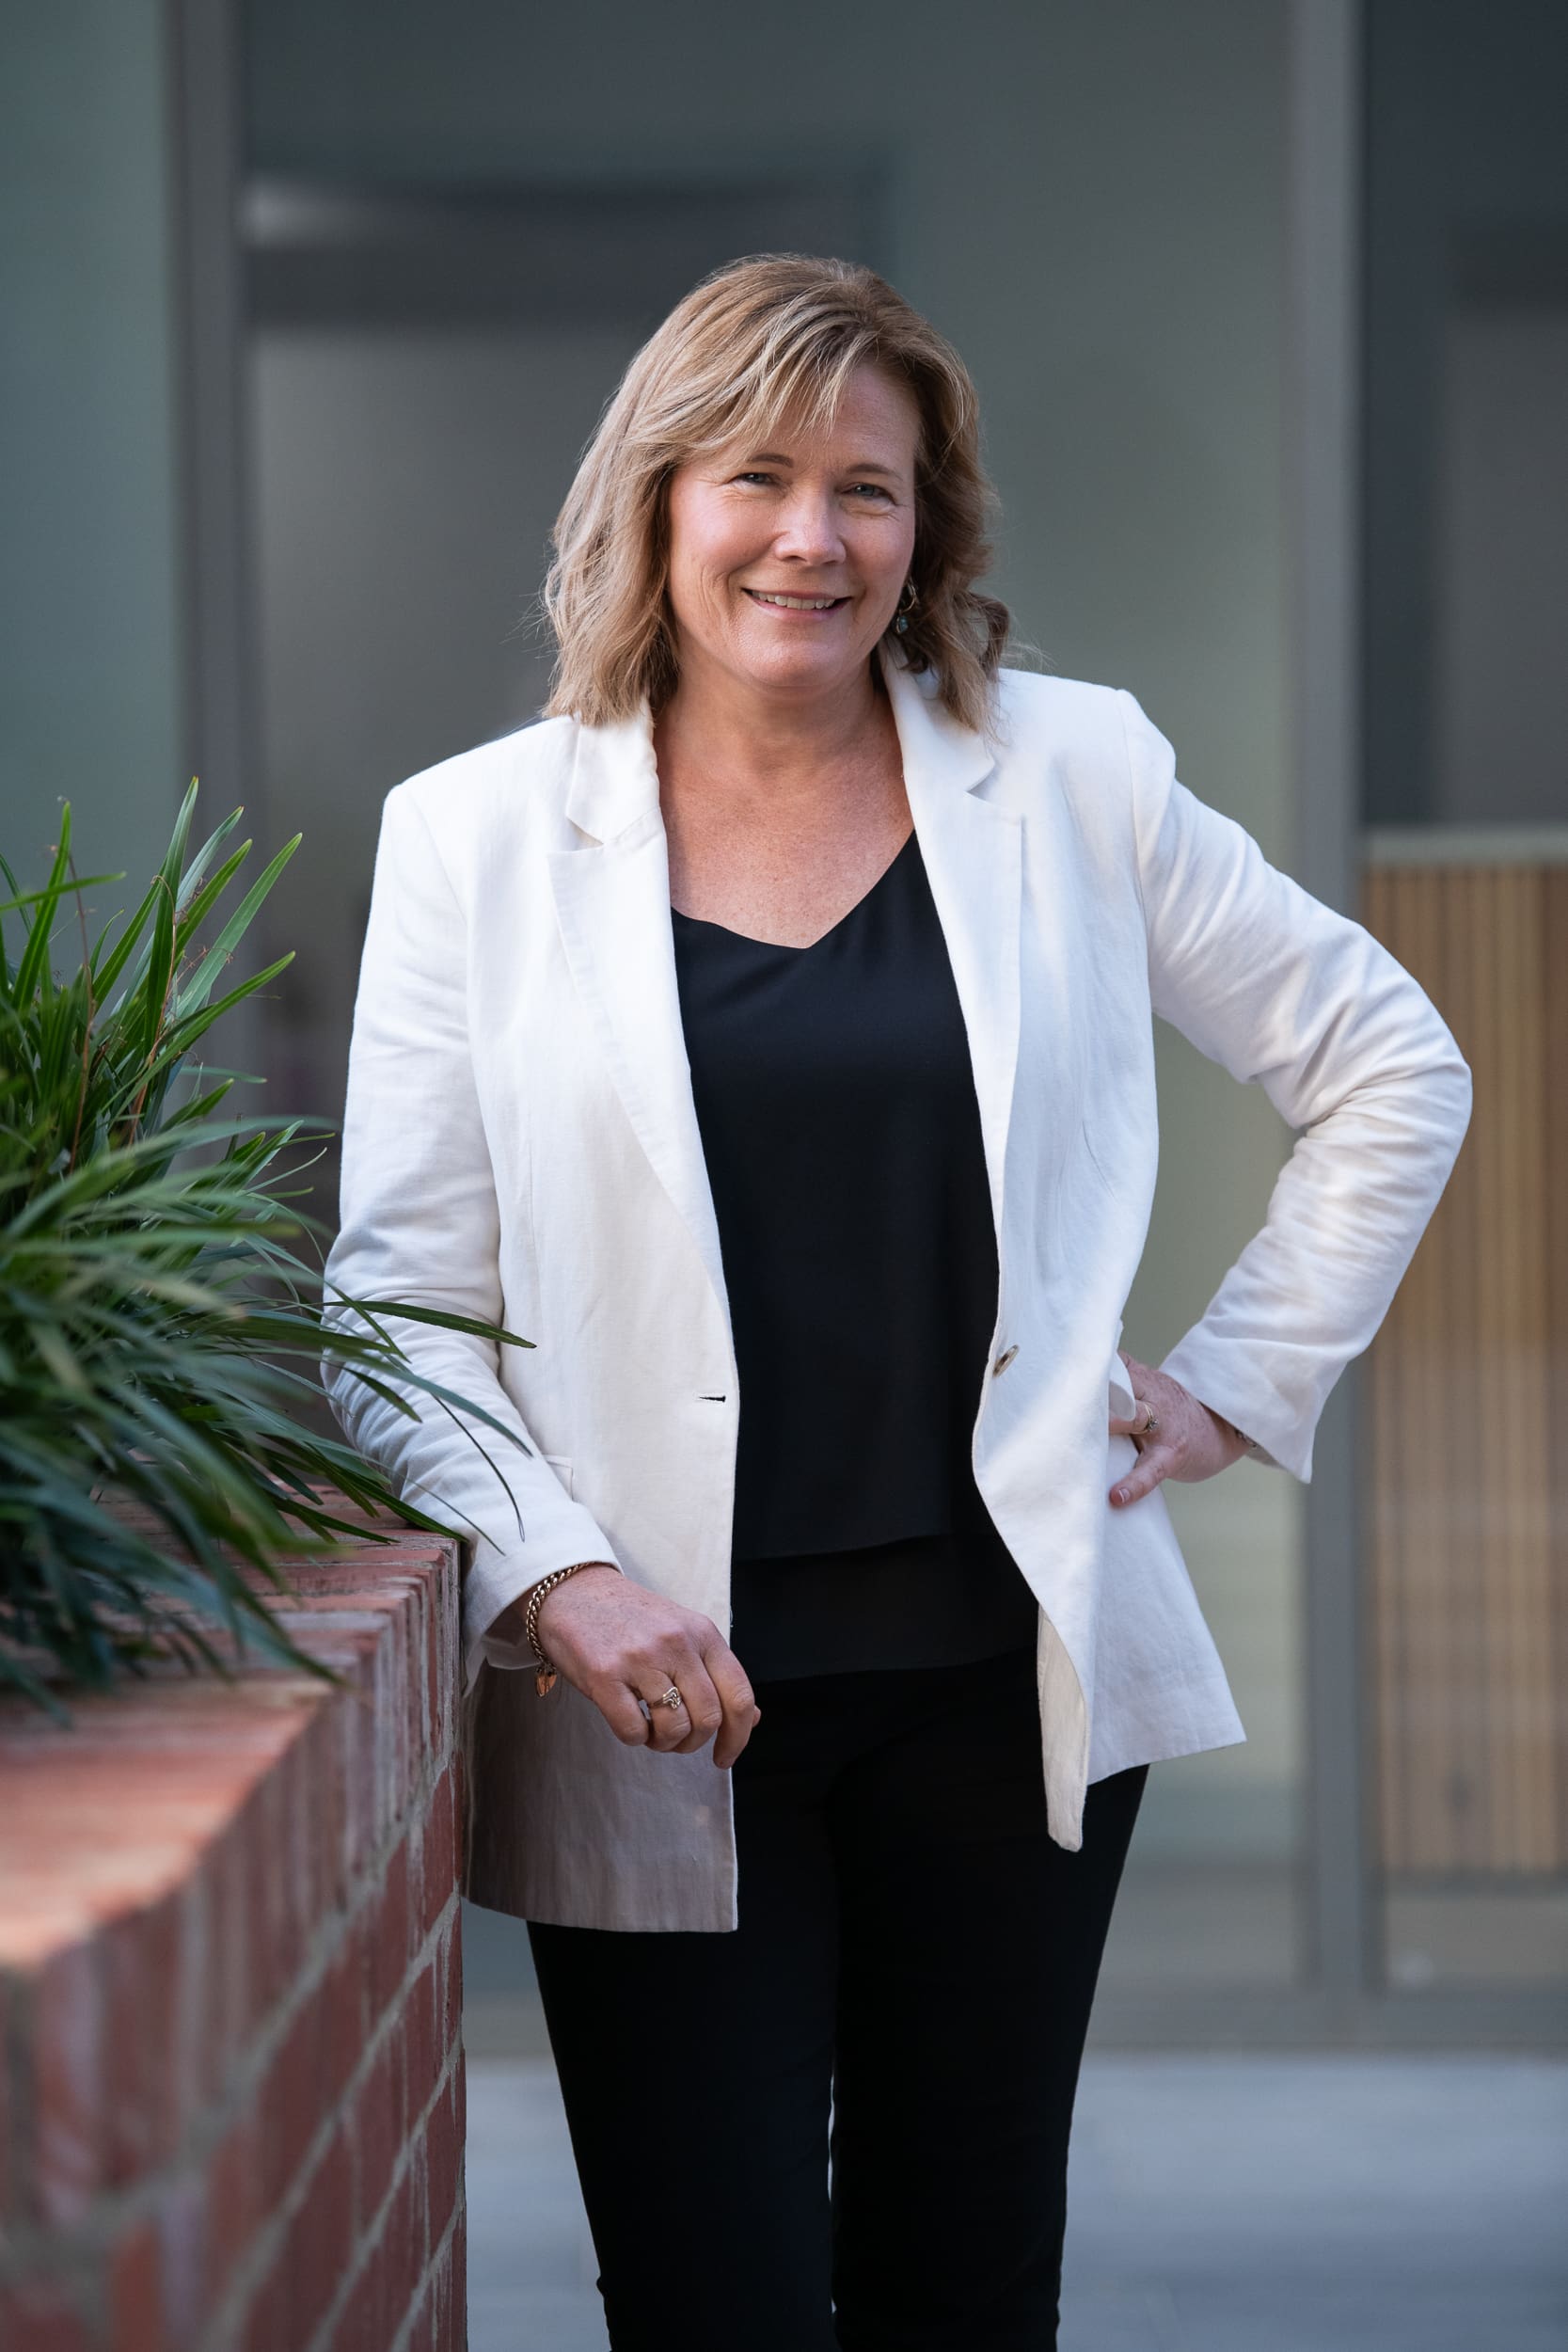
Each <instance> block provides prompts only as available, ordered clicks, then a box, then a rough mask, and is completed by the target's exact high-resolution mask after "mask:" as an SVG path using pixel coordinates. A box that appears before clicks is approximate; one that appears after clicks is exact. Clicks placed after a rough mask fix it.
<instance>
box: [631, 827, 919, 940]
mask: <svg viewBox="0 0 1568 2352" xmlns="http://www.w3.org/2000/svg"><path fill="white" fill-rule="evenodd" d="M913 839H914V827H913V826H912V825H911V827H910V830H909V832H908V833H907V834H905V835H904V838H903V840H902V841H901V842H900V843H899V844H898V847H897V849H896V850H895V851H894V853H893V855H892V856H891V857H890V858H889V860H888V862H887V864H886V865H885V866H883V868H882V870H881V872H880V873H879V875H878V877H877V879H876V881H875V882H873V883H872V884H871V886H870V888H869V889H867V890H863V892H862V893H861V895H860V897H859V898H857V899H856V900H855V903H854V905H853V906H852V907H849V908H847V910H846V911H845V913H844V914H841V915H840V916H839V918H838V920H837V922H836V923H830V924H829V926H828V928H827V930H825V931H818V933H817V935H816V938H815V939H808V940H807V941H806V943H805V945H804V946H800V947H798V946H795V944H794V943H793V941H791V940H787V939H758V938H756V937H755V936H754V935H753V934H752V932H751V931H736V930H731V929H730V927H729V925H728V924H727V923H714V922H710V921H709V919H708V917H707V916H706V915H704V914H685V913H684V912H683V911H682V909H681V908H679V907H677V906H672V908H671V909H670V914H671V918H672V920H673V921H674V922H677V923H689V924H691V925H692V926H693V927H694V928H695V929H696V930H701V931H721V932H722V933H723V935H724V937H725V938H726V939H737V940H739V942H740V943H741V945H742V946H746V947H765V948H768V949H769V950H770V951H771V952H772V953H773V954H775V955H780V956H809V955H814V954H815V953H816V949H817V948H818V947H821V946H825V945H826V944H827V942H828V941H829V940H830V939H832V937H833V936H834V934H835V932H838V931H841V930H843V929H844V926H845V925H846V923H849V922H852V921H853V920H854V918H855V916H856V915H857V914H860V913H861V911H862V909H863V908H864V907H866V906H869V904H870V902H871V900H872V899H873V898H875V897H876V896H877V893H878V891H879V890H880V888H881V886H882V884H883V883H884V882H886V881H887V879H888V877H889V875H890V874H891V873H892V872H893V871H894V869H895V866H898V865H899V864H900V862H901V861H902V859H903V858H904V856H905V855H906V853H907V851H908V850H909V847H910V844H911V841H912V840H913Z"/></svg>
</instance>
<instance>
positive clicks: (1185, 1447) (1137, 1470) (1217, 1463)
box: [1110, 1355, 1246, 1509]
mask: <svg viewBox="0 0 1568 2352" xmlns="http://www.w3.org/2000/svg"><path fill="white" fill-rule="evenodd" d="M1121 1360H1122V1362H1123V1363H1124V1364H1125V1365H1126V1366H1127V1376H1128V1380H1129V1383H1130V1384H1131V1387H1132V1394H1133V1397H1134V1398H1135V1399H1136V1401H1137V1406H1138V1409H1137V1412H1136V1413H1135V1414H1134V1416H1133V1418H1132V1420H1131V1421H1118V1420H1117V1417H1116V1415H1115V1414H1114V1413H1113V1414H1112V1416H1111V1419H1110V1428H1111V1431H1112V1433H1113V1435H1114V1436H1116V1437H1118V1438H1132V1442H1133V1444H1134V1445H1135V1446H1136V1447H1137V1449H1138V1459H1137V1462H1136V1464H1135V1466H1134V1467H1133V1468H1132V1470H1129V1471H1128V1473H1127V1475H1126V1476H1125V1478H1121V1479H1118V1480H1117V1484H1116V1485H1115V1486H1113V1487H1112V1488H1111V1502H1112V1504H1113V1506H1114V1507H1115V1508H1117V1509H1120V1508H1121V1507H1122V1506H1123V1505H1124V1504H1126V1503H1129V1502H1137V1501H1138V1499H1139V1497H1140V1496H1141V1495H1147V1494H1148V1493H1150V1492H1151V1491H1152V1490H1153V1488H1154V1487H1156V1486H1159V1484H1160V1482H1161V1480H1162V1479H1164V1478H1182V1479H1186V1480H1188V1481H1190V1482H1191V1481H1196V1480H1197V1479H1200V1478H1212V1477H1214V1476H1215V1474H1216V1473H1217V1472H1218V1471H1220V1470H1228V1468H1229V1467H1230V1464H1231V1463H1232V1462H1238V1461H1240V1460H1241V1457H1242V1455H1243V1454H1244V1453H1245V1452H1246V1444H1245V1441H1244V1439H1243V1438H1241V1437H1239V1436H1238V1435H1237V1433H1236V1431H1235V1430H1234V1429H1232V1427H1231V1426H1230V1423H1229V1422H1227V1421H1222V1420H1221V1418H1220V1416H1219V1414H1218V1413H1214V1412H1211V1410H1210V1408H1209V1406H1207V1405H1200V1404H1199V1402H1198V1400H1197V1398H1196V1396H1194V1395H1193V1394H1192V1392H1191V1391H1190V1390H1188V1389H1184V1388H1183V1387H1182V1386H1181V1383H1180V1380H1172V1379H1170V1378H1169V1377H1168V1376H1167V1375H1166V1374H1164V1373H1163V1372H1158V1371H1156V1370H1155V1368H1154V1366H1153V1365H1152V1364H1140V1363H1139V1361H1138V1359H1137V1358H1136V1357H1135V1356H1127V1355H1123V1356H1122V1359H1121ZM1150 1406H1152V1408H1153V1410H1154V1414H1155V1416H1156V1424H1157V1425H1156V1426H1155V1428H1153V1429H1152V1430H1148V1428H1147V1423H1148V1413H1149V1408H1150Z"/></svg>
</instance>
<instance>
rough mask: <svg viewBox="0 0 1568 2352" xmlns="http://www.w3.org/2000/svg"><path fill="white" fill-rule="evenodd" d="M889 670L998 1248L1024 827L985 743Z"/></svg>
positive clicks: (905, 675)
mask: <svg viewBox="0 0 1568 2352" xmlns="http://www.w3.org/2000/svg"><path fill="white" fill-rule="evenodd" d="M882 669H883V675H885V677H886V679H887V683H888V692H889V694H890V696H891V698H892V702H893V713H894V718H895V723H896V724H897V728H898V740H899V743H900V746H901V747H902V750H903V755H904V784H905V788H906V790H907V791H908V793H909V798H910V810H911V815H912V816H913V818H914V829H915V834H916V835H917V837H918V839H919V842H920V854H921V857H922V859H923V860H924V861H925V866H926V872H927V878H928V880H929V882H930V885H931V896H932V898H934V899H935V901H936V909H937V914H938V915H939V917H940V918H941V922H942V933H943V936H944V938H945V939H946V942H947V955H948V961H949V962H950V963H951V964H952V967H953V978H954V983H955V985H956V986H957V989H958V1003H959V1006H960V1008H961V1009H962V1012H963V1017H964V1027H965V1029H966V1031H967V1032H968V1036H969V1054H970V1060H971V1063H972V1064H973V1066H974V1091H975V1094H976V1096H977V1098H978V1101H979V1105H980V1132H981V1136H982V1138H983V1140H984V1143H985V1152H986V1168H987V1171H988V1173H989V1175H990V1195H991V1209H992V1213H993V1215H994V1216H995V1220H996V1232H997V1239H998V1244H999V1245H1000V1241H1001V1234H1002V1179H1003V1170H1004V1168H1006V1159H1007V1129H1008V1124H1009V1120H1010V1118H1011V1114H1012V1103H1013V1083H1014V1079H1015V1077H1016V1074H1017V1070H1018V1039H1019V947H1020V937H1019V931H1020V923H1021V919H1022V892H1023V857H1022V823H1021V820H1020V818H1018V817H1017V816H1015V815H1014V814H1013V813H1012V812H1011V811H1009V810H1007V809H1004V808H999V807H997V806H996V804H995V803H993V802H991V801H989V800H987V799H984V798H983V797H982V796H981V794H980V793H979V791H978V790H977V788H976V787H979V786H980V785H982V784H984V783H985V782H986V780H987V778H988V777H989V776H990V775H991V774H992V772H993V771H994V769H995V765H996V762H995V759H994V756H993V755H992V754H991V752H990V750H989V749H988V747H987V745H986V743H985V741H984V739H982V738H981V737H980V736H978V735H976V734H974V732H973V731H972V730H971V729H970V728H968V727H962V726H960V725H959V724H958V722H957V720H955V719H953V718H950V717H949V715H948V714H947V712H946V711H944V710H943V709H942V706H941V704H940V703H937V702H936V701H935V700H934V699H932V698H930V696H929V695H928V692H927V687H926V686H925V685H924V684H923V683H922V681H921V680H920V679H919V678H916V677H915V676H914V675H911V673H910V672H909V671H907V670H905V669H903V668H902V667H901V666H900V665H899V663H898V662H897V661H896V660H890V659H889V658H888V657H887V656H886V655H884V656H883V661H882Z"/></svg>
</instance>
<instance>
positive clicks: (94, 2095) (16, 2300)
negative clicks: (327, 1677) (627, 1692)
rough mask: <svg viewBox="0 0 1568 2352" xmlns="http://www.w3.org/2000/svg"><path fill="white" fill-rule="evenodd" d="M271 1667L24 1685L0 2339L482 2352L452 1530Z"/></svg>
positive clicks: (5, 2005)
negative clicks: (107, 1691) (466, 2142)
mask: <svg viewBox="0 0 1568 2352" xmlns="http://www.w3.org/2000/svg"><path fill="white" fill-rule="evenodd" d="M287 1574H288V1579H289V1581H290V1583H291V1585H292V1586H293V1588H294V1590H295V1592H296V1594H297V1595H298V1596H299V1598H298V1600H297V1602H296V1604H295V1605H293V1607H290V1608H288V1609H285V1610H283V1611H282V1614H283V1615H284V1617H285V1621H286V1622H287V1623H288V1624H289V1625H290V1627H291V1629H293V1632H294V1634H295V1637H296V1639H298V1640H299V1641H300V1642H301V1643H302V1644H303V1645H306V1646H308V1647H309V1649H310V1650H311V1652H312V1653H313V1654H315V1655H318V1656H320V1657H322V1658H323V1659H325V1660H326V1661H328V1662H330V1663H331V1664H333V1665H335V1666H337V1667H338V1668H339V1669H340V1670H341V1672H343V1673H345V1674H347V1675H348V1676H349V1677H351V1687H350V1688H349V1689H347V1690H343V1691H334V1690H331V1689H328V1688H327V1687H326V1686H325V1685H324V1684H321V1683H318V1682H316V1681H314V1680H313V1679H311V1678H310V1677H308V1676H304V1675H300V1674H298V1673H289V1672H285V1671H282V1670H280V1669H278V1668H277V1667H269V1666H263V1665H257V1664H251V1663H247V1664H246V1665H245V1668H244V1669H243V1672H242V1676H241V1679H240V1680H239V1681H238V1682H236V1683H234V1684H231V1685H227V1684H225V1683H224V1682H223V1681H222V1680H221V1679H220V1678H219V1677H216V1676H211V1675H203V1676H199V1677H191V1676H188V1675H186V1674H185V1673H184V1672H182V1670H180V1669H178V1668H175V1669H172V1670H167V1669H166V1670H162V1671H160V1673H159V1675H158V1676H157V1677H156V1678H155V1679H152V1680H150V1681H148V1682H145V1683H131V1684H128V1685H127V1686H126V1688H125V1691H124V1693H123V1695H119V1694H117V1695H114V1696H101V1697H94V1698H89V1699H72V1700H71V1708H72V1712H73V1714H74V1716H75V1718H76V1720H75V1723H74V1725H73V1726H72V1727H71V1728H70V1729H65V1728H62V1727H59V1726H56V1725H55V1724H52V1723H51V1722H50V1721H49V1720H48V1719H47V1718H46V1717H45V1716H43V1715H42V1714H40V1713H39V1712H38V1711H37V1710H35V1709H33V1708H29V1707H26V1706H24V1704H23V1703H22V1702H20V1701H19V1700H16V1699H13V1698H7V1699H4V1700H0V2346H3V2347H4V2348H5V2352H461V2347H462V2345H463V2344H464V2342H465V2328H464V2207H463V2132H464V2104H463V2091H464V2083H463V2052H462V2043H461V2039H460V1995H461V1956H460V1950H459V1915H458V1900H457V1879H458V1819H459V1811H460V1798H461V1791H460V1788H459V1786H458V1775H459V1771H460V1767H459V1764H458V1761H457V1758H456V1755H455V1749H454V1741H455V1733H456V1724H455V1720H454V1713H455V1709H454V1702H455V1694H456V1691H457V1680H458V1662H457V1597H458V1566H457V1559H456V1546H455V1545H454V1544H451V1543H450V1542H446V1541H443V1540H440V1539H436V1538H432V1537H428V1536H424V1535H417V1534H414V1533H413V1532H412V1531H404V1532H403V1534H402V1535H401V1536H400V1540H399V1542H398V1544H397V1547H396V1548H395V1549H380V1548H378V1547H375V1546H371V1545H365V1546H358V1547H354V1546H351V1547H348V1548H347V1549H345V1551H344V1553H343V1555H342V1557H341V1562H338V1563H334V1564H332V1565H322V1564H321V1563H319V1562H318V1563H315V1564H311V1565H296V1566H292V1567H290V1568H289V1569H288V1570H287Z"/></svg>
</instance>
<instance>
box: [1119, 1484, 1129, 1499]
mask: <svg viewBox="0 0 1568 2352" xmlns="http://www.w3.org/2000/svg"><path fill="white" fill-rule="evenodd" d="M1127 1500H1128V1489H1127V1487H1125V1486H1118V1487H1117V1502H1126V1501H1127Z"/></svg>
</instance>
